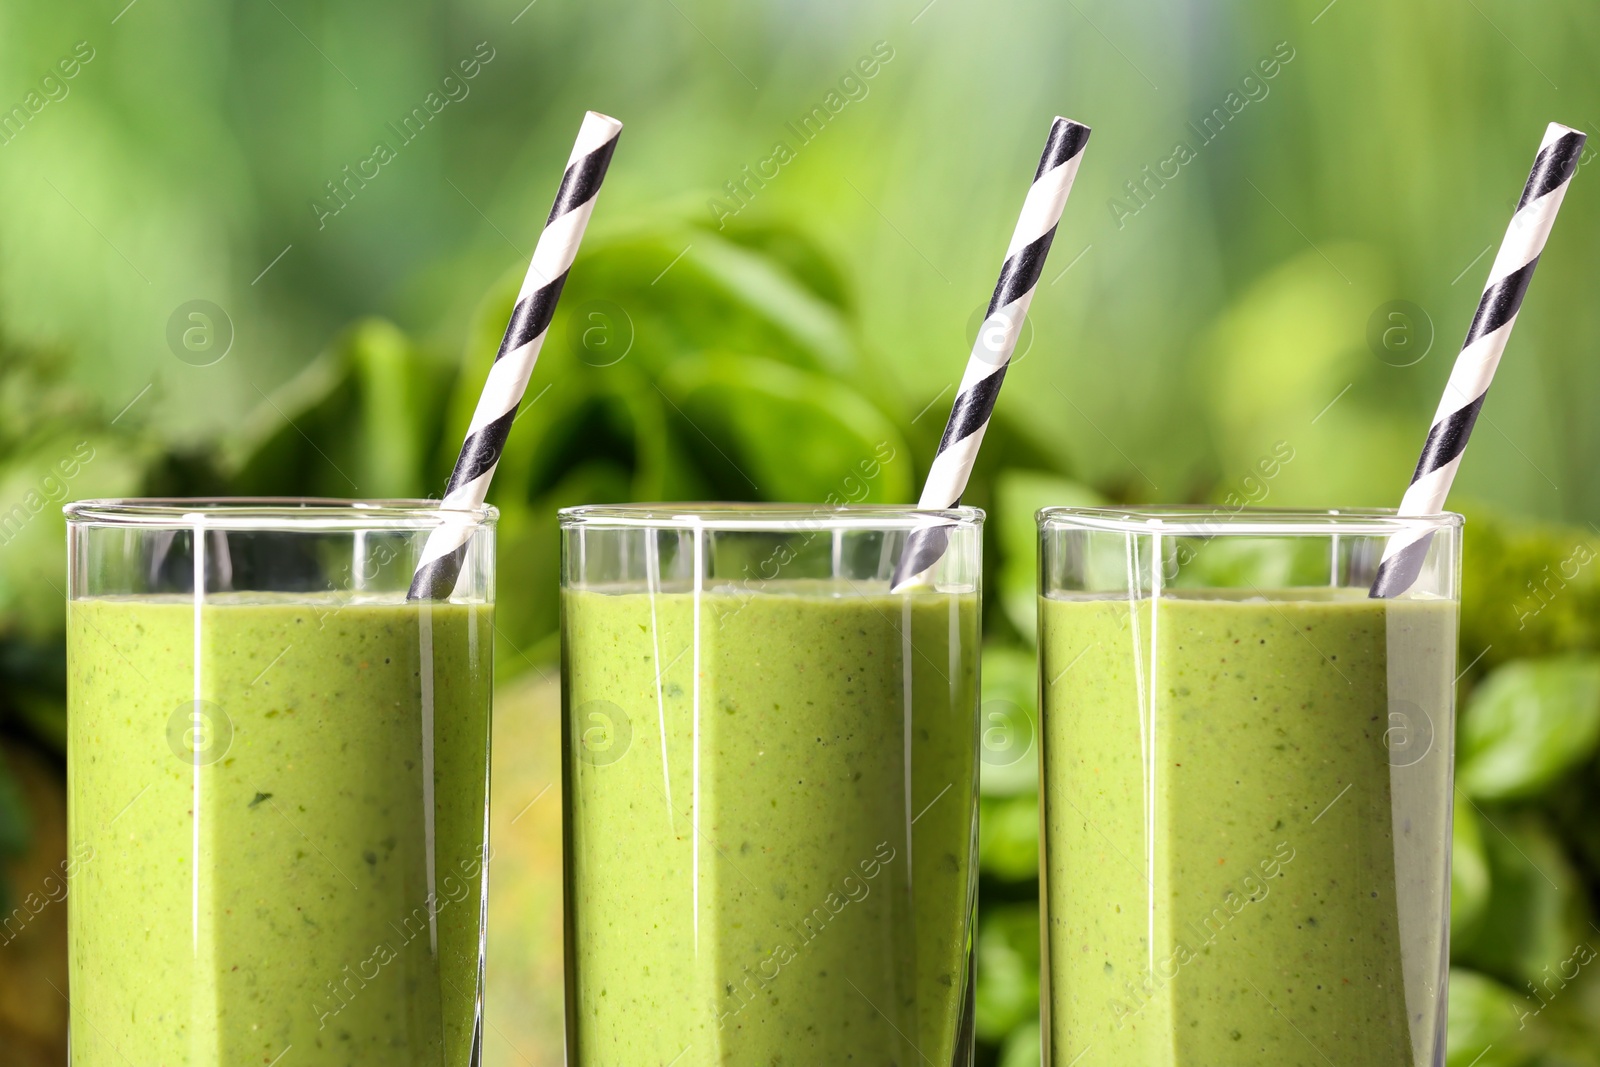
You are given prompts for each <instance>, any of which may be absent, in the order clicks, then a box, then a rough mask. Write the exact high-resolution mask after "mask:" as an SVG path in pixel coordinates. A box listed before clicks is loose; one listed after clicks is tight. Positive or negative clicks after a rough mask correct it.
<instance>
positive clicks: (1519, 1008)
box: [1445, 969, 1539, 1067]
mask: <svg viewBox="0 0 1600 1067" xmlns="http://www.w3.org/2000/svg"><path fill="white" fill-rule="evenodd" d="M1528 1010H1529V1003H1528V1002H1527V1001H1525V1000H1524V999H1523V998H1522V997H1519V996H1517V994H1515V993H1513V992H1512V991H1511V990H1509V989H1507V988H1506V987H1505V986H1502V985H1500V984H1499V983H1498V982H1496V981H1494V980H1493V979H1492V978H1488V977H1486V976H1484V975H1481V974H1478V973H1476V972H1474V971H1468V970H1460V969H1453V970H1451V972H1450V1016H1449V1049H1450V1051H1449V1056H1448V1058H1447V1059H1446V1060H1445V1064H1446V1067H1473V1065H1475V1067H1526V1065H1528V1064H1531V1063H1532V1062H1533V1058H1534V1053H1535V1051H1536V1050H1537V1049H1538V1046H1539V1041H1538V1034H1537V1031H1535V1030H1530V1029H1527V1028H1525V1027H1523V1026H1522V1024H1521V1022H1520V1020H1521V1019H1522V1016H1523V1013H1525V1012H1527V1011H1528Z"/></svg>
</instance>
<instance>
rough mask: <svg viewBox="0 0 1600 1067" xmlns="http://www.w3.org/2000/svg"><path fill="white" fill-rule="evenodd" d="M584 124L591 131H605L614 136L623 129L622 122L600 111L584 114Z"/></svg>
mask: <svg viewBox="0 0 1600 1067" xmlns="http://www.w3.org/2000/svg"><path fill="white" fill-rule="evenodd" d="M583 124H584V126H586V127H590V128H591V129H595V130H603V131H605V132H606V133H607V134H614V133H616V132H617V131H618V130H620V129H622V123H621V122H620V121H618V120H617V119H614V118H612V117H611V116H610V115H607V114H604V113H603V112H599V111H585V112H584V113H583Z"/></svg>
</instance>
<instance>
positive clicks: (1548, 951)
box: [1456, 810, 1593, 988]
mask: <svg viewBox="0 0 1600 1067" xmlns="http://www.w3.org/2000/svg"><path fill="white" fill-rule="evenodd" d="M1485 816H1486V817H1485V823H1486V825H1485V827H1484V830H1483V841H1484V846H1485V852H1486V853H1487V855H1488V858H1489V886H1490V888H1489V903H1488V906H1487V907H1486V908H1485V909H1484V914H1483V920H1482V927H1481V928H1480V929H1479V931H1478V934H1477V936H1476V937H1475V938H1473V939H1472V940H1471V941H1470V942H1469V943H1468V944H1465V945H1463V946H1461V949H1460V951H1459V952H1457V953H1456V956H1457V958H1458V959H1459V960H1460V962H1462V963H1463V964H1466V965H1468V966H1471V967H1473V968H1475V969H1477V970H1480V971H1483V972H1485V973H1487V974H1490V975H1493V976H1494V977H1495V978H1498V979H1500V980H1501V981H1504V982H1507V983H1510V984H1511V985H1512V986H1513V987H1517V988H1520V987H1521V986H1522V985H1523V984H1525V983H1534V984H1538V983H1540V982H1542V981H1544V980H1545V968H1552V969H1556V968H1559V967H1560V966H1561V964H1562V963H1563V961H1565V960H1567V959H1569V958H1570V957H1571V956H1572V954H1573V950H1574V949H1575V947H1576V946H1578V945H1579V944H1581V943H1583V942H1584V940H1585V939H1586V938H1587V937H1589V936H1592V935H1593V930H1592V929H1591V928H1590V926H1589V923H1590V921H1591V919H1592V913H1591V910H1590V907H1589V904H1588V901H1587V899H1586V897H1585V893H1584V887H1583V882H1582V880H1581V878H1580V877H1579V876H1578V873H1577V871H1575V870H1574V869H1573V867H1572V864H1571V863H1570V862H1569V861H1568V859H1567V856H1566V853H1565V852H1564V851H1563V849H1562V848H1561V844H1560V842H1559V841H1558V840H1557V839H1556V837H1555V835H1554V834H1552V833H1551V832H1550V829H1549V826H1548V825H1547V823H1546V821H1545V819H1544V817H1543V816H1542V815H1540V814H1539V813H1537V812H1534V811H1528V810H1524V811H1517V812H1505V811H1498V812H1494V813H1487V812H1486V813H1485Z"/></svg>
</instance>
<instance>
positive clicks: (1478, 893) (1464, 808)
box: [1450, 793, 1489, 953]
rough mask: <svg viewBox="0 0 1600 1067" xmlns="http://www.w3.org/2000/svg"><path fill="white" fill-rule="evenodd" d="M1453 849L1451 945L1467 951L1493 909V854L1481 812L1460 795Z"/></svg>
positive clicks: (1452, 841)
mask: <svg viewBox="0 0 1600 1067" xmlns="http://www.w3.org/2000/svg"><path fill="white" fill-rule="evenodd" d="M1452 821H1453V826H1454V829H1453V832H1452V836H1451V848H1450V946H1451V951H1452V953H1460V952H1462V951H1464V950H1465V949H1466V948H1467V947H1468V946H1469V945H1470V944H1472V940H1473V938H1474V937H1475V936H1476V935H1477V933H1478V929H1479V927H1480V925H1481V923H1482V921H1483V915H1484V912H1485V911H1486V910H1487V909H1488V906H1489V855H1488V852H1487V851H1486V850H1485V849H1484V845H1483V829H1482V827H1481V825H1480V824H1479V822H1478V814H1477V812H1475V811H1473V810H1472V805H1471V804H1470V803H1469V802H1468V801H1467V799H1466V797H1465V796H1464V795H1463V794H1460V793H1457V794H1456V801H1455V812H1454V815H1453V817H1452Z"/></svg>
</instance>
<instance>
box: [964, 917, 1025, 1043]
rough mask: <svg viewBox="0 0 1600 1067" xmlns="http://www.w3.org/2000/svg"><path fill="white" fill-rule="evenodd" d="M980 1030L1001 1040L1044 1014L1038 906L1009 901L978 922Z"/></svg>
mask: <svg viewBox="0 0 1600 1067" xmlns="http://www.w3.org/2000/svg"><path fill="white" fill-rule="evenodd" d="M977 960H978V973H979V974H981V975H982V976H983V981H982V982H981V983H980V984H979V986H978V995H977V1029H978V1037H979V1038H981V1039H982V1040H984V1041H992V1042H998V1041H999V1040H1000V1039H1001V1038H1003V1037H1005V1035H1006V1034H1008V1033H1010V1032H1011V1031H1012V1030H1013V1029H1015V1028H1016V1027H1017V1026H1019V1025H1021V1024H1023V1023H1025V1022H1027V1021H1029V1020H1030V1019H1037V1018H1038V1017H1039V907H1038V905H1037V904H1005V905H1001V906H1000V907H997V908H994V909H992V910H990V911H989V912H987V913H986V914H985V915H984V916H983V919H982V920H981V921H980V922H979V924H978V939H977Z"/></svg>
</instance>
